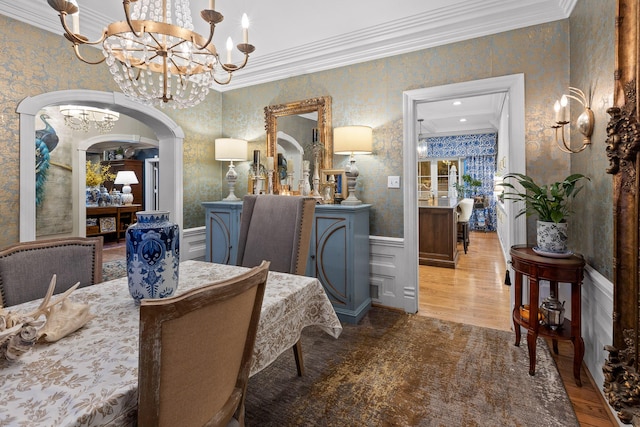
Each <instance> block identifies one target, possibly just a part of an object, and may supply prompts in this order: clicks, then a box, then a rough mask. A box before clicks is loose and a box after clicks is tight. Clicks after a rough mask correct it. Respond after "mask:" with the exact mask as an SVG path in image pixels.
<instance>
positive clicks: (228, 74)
mask: <svg viewBox="0 0 640 427" xmlns="http://www.w3.org/2000/svg"><path fill="white" fill-rule="evenodd" d="M211 75H212V77H213V81H214V82H216V83H218V84H219V85H226V84H229V82H230V81H231V77H232V76H233V75H232V74H231V72H229V71H227V76H228V77H229V78H228V79H227V80H226V81H222V80H218V78H217V77H216V75H215V74H213V71H211Z"/></svg>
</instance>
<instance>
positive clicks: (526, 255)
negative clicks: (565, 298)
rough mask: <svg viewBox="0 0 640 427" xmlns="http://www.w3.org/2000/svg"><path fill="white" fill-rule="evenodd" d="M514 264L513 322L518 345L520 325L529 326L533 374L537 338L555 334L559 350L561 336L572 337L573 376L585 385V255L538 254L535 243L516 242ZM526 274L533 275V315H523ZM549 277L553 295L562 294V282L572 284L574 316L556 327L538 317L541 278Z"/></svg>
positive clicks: (512, 259)
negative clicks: (582, 370)
mask: <svg viewBox="0 0 640 427" xmlns="http://www.w3.org/2000/svg"><path fill="white" fill-rule="evenodd" d="M510 255H511V265H512V266H513V269H514V271H515V306H514V308H513V326H514V330H515V332H516V343H515V344H516V346H519V345H520V334H521V332H520V327H521V326H522V327H524V328H526V329H527V346H528V348H529V375H535V372H536V341H537V338H538V335H540V336H546V337H551V338H552V341H553V351H554V352H555V353H556V354H558V340H570V341H571V342H572V343H573V377H574V378H575V380H576V384H577V385H578V386H579V387H581V386H582V381H581V380H580V367H581V366H582V359H583V358H584V340H583V339H582V331H581V324H580V316H581V307H580V302H581V301H580V293H581V286H582V279H583V277H584V264H585V262H584V258H583V257H582V255H579V254H573V255H571V257H568V258H551V257H545V256H541V255H538V254H536V253H535V252H534V251H533V249H532V247H531V246H527V245H515V246H512V247H511V250H510ZM523 276H527V277H528V278H529V302H530V303H529V305H530V309H529V318H528V319H523V318H522V317H521V315H520V306H522V282H523ZM540 280H548V281H549V284H550V290H551V293H552V294H553V295H558V283H568V284H571V320H567V319H565V320H564V324H563V325H562V326H561V327H560V328H558V329H556V330H552V329H551V328H549V327H547V326H546V325H544V324H540V322H539V321H538V311H539V307H538V301H539V282H540Z"/></svg>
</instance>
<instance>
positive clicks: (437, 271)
mask: <svg viewBox="0 0 640 427" xmlns="http://www.w3.org/2000/svg"><path fill="white" fill-rule="evenodd" d="M470 241H471V244H470V245H469V250H468V253H467V254H465V253H464V251H462V244H459V249H460V251H461V253H460V259H459V262H458V266H457V268H455V269H452V268H442V267H429V266H424V265H421V266H420V267H419V275H420V301H419V304H418V315H422V316H428V317H434V318H437V319H442V320H449V321H454V322H460V323H466V324H470V325H475V326H482V327H487V328H493V329H500V330H505V331H510V330H512V327H513V323H512V321H511V312H510V309H509V306H510V296H509V292H510V286H507V285H505V284H504V282H505V271H506V265H505V262H504V260H503V259H502V256H501V255H500V250H501V249H500V243H499V242H498V237H497V235H496V233H483V232H471V238H470ZM521 345H522V344H521ZM524 345H526V340H524ZM549 345H550V346H551V344H549ZM558 347H559V353H560V354H559V355H553V357H554V359H555V361H556V364H557V366H558V370H559V371H560V376H561V377H562V381H563V383H564V386H565V388H566V390H567V393H568V394H569V398H570V399H571V403H572V404H573V408H574V410H575V412H576V415H577V417H578V421H579V422H580V425H581V426H584V427H587V426H588V427H591V426H598V427H604V426H606V427H609V426H617V425H618V424H617V422H615V420H614V419H613V415H612V414H611V413H610V411H609V410H608V408H607V405H606V403H605V402H604V400H603V398H602V396H601V394H600V392H599V390H598V389H597V388H596V387H595V385H594V384H593V381H592V379H591V377H590V376H588V373H587V372H586V370H585V368H584V365H583V368H582V377H581V378H582V384H583V386H582V387H577V386H576V385H575V382H574V379H573V370H572V369H573V368H572V363H573V347H572V345H571V343H569V342H560V343H559V346H558Z"/></svg>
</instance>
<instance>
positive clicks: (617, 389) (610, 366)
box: [603, 0, 640, 426]
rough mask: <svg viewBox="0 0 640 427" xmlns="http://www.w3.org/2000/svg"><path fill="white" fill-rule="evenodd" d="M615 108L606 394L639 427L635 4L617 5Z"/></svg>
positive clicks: (610, 143)
mask: <svg viewBox="0 0 640 427" xmlns="http://www.w3.org/2000/svg"><path fill="white" fill-rule="evenodd" d="M616 7H617V10H616V46H615V49H616V57H615V64H616V69H615V72H614V77H615V80H614V95H613V97H614V98H613V101H614V106H613V107H611V108H609V110H607V113H609V115H610V116H611V118H610V119H609V123H608V124H607V148H606V150H607V156H608V157H609V168H608V169H607V172H608V173H610V174H612V175H613V221H614V225H613V230H614V236H613V245H614V248H613V251H614V252H613V260H614V266H613V286H614V291H613V346H607V348H606V349H607V350H608V351H609V358H608V360H607V361H606V362H605V365H604V367H603V372H604V392H605V396H606V397H607V399H608V400H609V403H610V404H611V406H613V407H614V408H615V409H616V410H617V411H618V417H619V418H620V420H621V421H622V422H624V423H626V424H630V423H633V425H636V426H637V425H640V398H638V390H639V389H640V369H638V363H639V362H640V360H639V356H640V354H639V352H638V350H639V346H638V342H639V341H640V325H639V323H638V322H640V317H639V311H640V309H639V307H640V293H639V290H640V287H639V285H640V282H639V278H638V274H639V272H640V261H639V259H640V258H639V256H640V250H639V248H638V244H639V239H638V230H639V226H640V218H639V217H638V213H639V212H638V206H639V203H640V198H639V196H640V194H639V192H640V186H639V182H638V172H639V171H638V163H639V162H640V133H639V132H638V98H637V93H638V82H639V81H638V60H639V59H640V55H639V53H638V39H637V36H638V34H639V32H638V31H639V30H640V29H639V27H638V24H639V22H638V13H639V12H640V10H639V5H638V1H637V0H618V1H617V4H616Z"/></svg>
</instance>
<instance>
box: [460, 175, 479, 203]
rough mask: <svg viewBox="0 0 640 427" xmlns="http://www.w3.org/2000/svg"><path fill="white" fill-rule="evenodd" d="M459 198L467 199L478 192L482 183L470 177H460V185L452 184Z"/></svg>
mask: <svg viewBox="0 0 640 427" xmlns="http://www.w3.org/2000/svg"><path fill="white" fill-rule="evenodd" d="M453 185H454V187H455V188H456V192H457V193H458V197H459V198H464V197H469V196H471V195H473V194H475V193H476V192H477V191H478V188H480V187H481V186H482V181H480V180H479V179H475V178H473V177H472V176H471V175H467V174H465V175H462V184H458V183H455V184H453Z"/></svg>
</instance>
